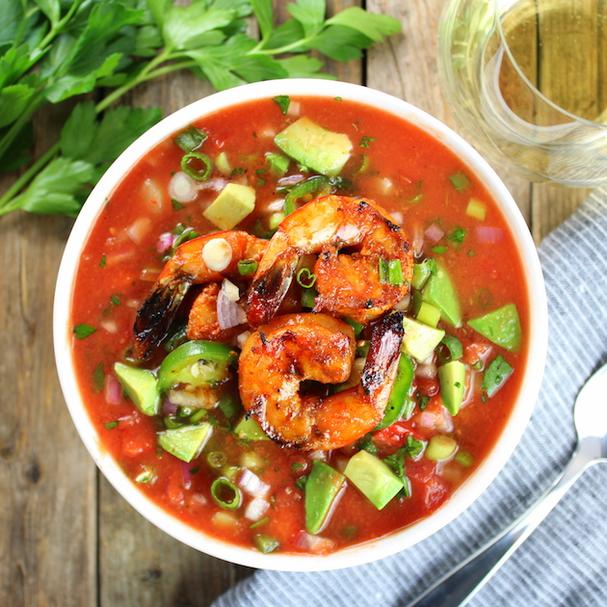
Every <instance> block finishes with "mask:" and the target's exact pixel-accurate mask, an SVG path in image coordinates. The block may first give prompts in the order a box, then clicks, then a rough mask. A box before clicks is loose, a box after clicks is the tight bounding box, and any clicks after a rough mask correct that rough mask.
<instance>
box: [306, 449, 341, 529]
mask: <svg viewBox="0 0 607 607" xmlns="http://www.w3.org/2000/svg"><path fill="white" fill-rule="evenodd" d="M345 482H346V477H345V476H344V475H343V474H341V473H340V472H338V471H337V470H334V469H333V468H331V466H329V465H327V464H325V463H324V462H320V461H318V460H316V461H314V463H313V464H312V471H311V472H310V476H308V480H307V481H306V488H305V492H306V495H305V502H304V509H305V513H306V530H307V532H308V533H312V534H316V533H320V532H321V531H322V529H323V527H324V526H325V523H326V522H327V518H328V515H329V513H330V512H331V509H332V507H333V504H334V503H335V500H336V499H337V497H338V495H339V494H340V492H341V489H342V487H343V486H344V483H345Z"/></svg>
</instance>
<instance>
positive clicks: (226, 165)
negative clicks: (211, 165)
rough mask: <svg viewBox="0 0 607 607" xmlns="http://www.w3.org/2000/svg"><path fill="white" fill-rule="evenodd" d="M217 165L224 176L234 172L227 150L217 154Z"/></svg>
mask: <svg viewBox="0 0 607 607" xmlns="http://www.w3.org/2000/svg"><path fill="white" fill-rule="evenodd" d="M215 167H216V168H217V170H218V171H219V172H220V173H221V174H222V175H223V176H224V177H228V176H229V175H230V173H231V172H232V166H231V165H230V161H229V159H228V155H227V154H226V153H225V151H221V152H219V154H217V158H215Z"/></svg>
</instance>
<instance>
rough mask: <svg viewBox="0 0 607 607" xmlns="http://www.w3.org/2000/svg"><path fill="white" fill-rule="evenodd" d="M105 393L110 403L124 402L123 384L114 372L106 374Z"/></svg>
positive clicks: (106, 400) (107, 401) (106, 399)
mask: <svg viewBox="0 0 607 607" xmlns="http://www.w3.org/2000/svg"><path fill="white" fill-rule="evenodd" d="M103 395H104V396H105V402H106V403H107V404H108V405H119V404H120V403H122V386H121V385H120V382H119V381H118V380H117V379H116V378H115V377H114V374H113V373H108V374H107V375H106V376H105V386H104V390H103Z"/></svg>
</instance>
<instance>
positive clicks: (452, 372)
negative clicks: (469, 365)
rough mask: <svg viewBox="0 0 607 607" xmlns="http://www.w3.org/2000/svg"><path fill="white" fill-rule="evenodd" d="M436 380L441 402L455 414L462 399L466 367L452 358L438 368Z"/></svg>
mask: <svg viewBox="0 0 607 607" xmlns="http://www.w3.org/2000/svg"><path fill="white" fill-rule="evenodd" d="M438 381H439V383H440V395H441V398H442V399H443V404H444V405H445V407H447V411H449V413H451V415H457V413H458V411H459V408H460V407H461V405H462V401H463V400H464V390H465V387H466V367H465V366H464V363H463V362H461V361H459V360H452V361H451V362H448V363H447V364H446V365H442V366H441V367H439V368H438Z"/></svg>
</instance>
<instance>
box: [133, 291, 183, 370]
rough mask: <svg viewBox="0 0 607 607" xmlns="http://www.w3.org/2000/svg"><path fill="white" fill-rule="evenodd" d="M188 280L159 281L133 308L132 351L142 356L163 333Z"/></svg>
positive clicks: (175, 311) (171, 319)
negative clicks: (140, 302) (133, 336)
mask: <svg viewBox="0 0 607 607" xmlns="http://www.w3.org/2000/svg"><path fill="white" fill-rule="evenodd" d="M190 284H191V283H190V282H188V281H183V280H181V281H176V280H173V281H168V282H165V283H162V282H159V283H158V284H157V286H156V288H155V289H154V290H153V291H152V293H151V294H150V296H149V297H148V298H147V299H146V300H145V302H144V303H143V305H142V306H141V307H140V308H139V310H138V311H137V316H136V318H135V323H134V325H133V333H134V334H135V341H134V345H133V355H134V356H135V358H138V359H140V360H145V359H147V358H149V357H150V355H151V354H152V352H153V350H154V348H155V347H156V346H158V344H160V342H161V341H162V340H163V339H164V338H165V337H166V336H167V334H168V332H169V329H170V327H171V324H172V322H173V319H174V318H175V314H176V313H177V309H178V308H179V306H180V304H181V302H182V301H183V298H184V297H185V295H186V293H187V292H188V289H189V288H190Z"/></svg>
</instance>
